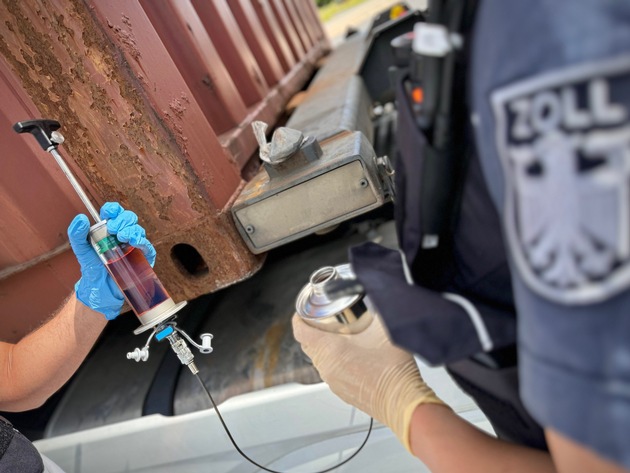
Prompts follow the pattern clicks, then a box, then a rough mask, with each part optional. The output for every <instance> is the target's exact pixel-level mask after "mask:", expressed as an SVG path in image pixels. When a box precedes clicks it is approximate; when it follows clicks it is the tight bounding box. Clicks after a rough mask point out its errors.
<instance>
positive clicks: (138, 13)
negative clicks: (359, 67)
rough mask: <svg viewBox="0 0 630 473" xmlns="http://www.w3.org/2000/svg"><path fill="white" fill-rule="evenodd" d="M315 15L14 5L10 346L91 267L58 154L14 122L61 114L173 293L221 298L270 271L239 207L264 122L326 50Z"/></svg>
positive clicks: (1, 211)
mask: <svg viewBox="0 0 630 473" xmlns="http://www.w3.org/2000/svg"><path fill="white" fill-rule="evenodd" d="M44 5H45V6H44ZM314 15H315V13H314V7H313V6H312V4H311V0H295V1H291V2H283V1H282V0H260V1H254V2H251V1H246V0H234V1H232V0H229V1H228V0H216V1H213V2H204V1H197V0H168V1H167V0H165V1H162V2H155V1H153V0H99V1H95V0H94V1H86V2H81V1H79V0H53V1H49V2H46V3H45V4H43V3H40V2H3V4H2V5H1V6H0V20H2V21H0V99H1V100H2V102H1V103H2V105H1V107H0V108H1V110H0V129H3V130H5V131H4V132H3V133H2V136H3V146H4V151H5V153H4V154H5V155H4V157H3V160H2V172H1V173H0V230H1V232H2V236H3V238H2V243H1V244H0V333H1V334H2V336H3V337H5V339H8V340H16V339H18V338H20V337H21V336H22V335H23V334H24V333H26V332H28V331H29V330H31V329H32V328H34V327H35V326H36V325H37V324H38V323H40V321H41V320H42V319H43V318H45V317H47V316H49V315H50V313H51V312H52V311H53V310H54V308H55V307H57V306H58V305H59V304H60V303H61V301H62V299H63V297H65V296H66V295H67V294H69V293H70V290H71V287H72V285H73V283H74V282H75V280H76V278H77V276H78V268H77V266H76V263H75V261H74V258H73V257H72V255H71V253H70V252H69V250H67V238H66V228H67V225H68V223H69V221H70V220H71V218H72V216H73V215H75V214H76V213H77V212H79V211H83V208H82V205H81V203H80V201H79V200H78V198H77V197H76V196H75V195H74V191H73V190H72V189H71V187H70V185H69V184H68V183H67V182H66V180H65V177H64V176H63V175H62V174H61V172H60V171H59V170H58V169H57V168H56V165H55V164H54V162H53V161H52V159H51V158H50V157H49V155H48V154H46V153H44V152H43V151H42V150H41V149H40V148H39V147H38V146H37V144H36V143H35V140H33V139H31V138H30V137H24V136H20V135H17V134H14V133H13V132H12V131H11V130H10V127H11V125H12V124H13V123H15V122H16V121H19V120H24V119H28V118H36V117H46V118H53V119H56V120H59V121H60V122H61V123H62V130H61V131H62V132H63V134H64V135H65V136H66V143H65V144H64V145H63V146H62V147H61V148H60V151H61V153H62V154H63V155H64V157H65V158H66V159H67V161H68V164H69V165H70V167H71V168H72V170H73V171H74V172H75V174H76V175H77V177H78V179H79V180H80V181H81V183H82V184H83V186H84V188H85V189H86V191H87V192H88V193H89V194H90V195H91V196H92V197H93V201H94V202H95V203H102V202H105V201H107V200H118V201H121V202H122V203H123V204H124V205H126V206H127V207H129V208H131V209H133V210H134V211H135V212H137V213H138V214H139V216H140V219H141V221H142V223H143V225H144V226H145V227H146V228H147V231H148V233H149V235H150V237H151V239H152V240H153V241H154V242H155V243H156V246H157V249H158V261H157V264H156V272H157V273H158V275H159V276H160V278H161V279H162V280H163V282H164V283H165V285H166V287H167V288H168V290H169V292H170V293H171V295H172V296H173V297H174V298H175V299H176V300H183V299H190V298H193V297H196V296H198V295H200V294H204V293H207V292H211V291H213V290H216V289H217V288H220V287H223V286H226V285H229V284H231V283H234V282H236V281H238V280H241V279H244V278H247V277H248V276H250V275H251V274H253V272H255V271H256V270H257V269H258V268H259V266H260V264H261V263H262V260H261V259H260V258H258V257H255V256H253V255H251V254H250V253H249V251H248V250H247V248H246V246H245V245H244V244H243V242H242V241H241V239H240V236H239V235H238V233H237V232H236V230H235V228H234V225H233V223H232V220H231V218H230V216H229V213H228V210H229V207H230V203H231V201H232V200H233V199H234V198H235V196H236V195H237V194H238V191H239V189H240V188H241V187H242V185H243V181H242V178H241V170H242V168H243V167H244V166H245V164H246V163H247V162H248V160H249V159H250V158H251V157H252V156H253V154H254V152H255V150H256V146H257V145H256V142H255V140H254V137H253V134H252V133H251V132H250V123H251V121H252V120H256V119H262V120H265V121H267V122H270V123H274V122H275V121H276V120H277V119H278V118H279V117H280V116H281V115H282V113H283V112H284V106H285V104H286V103H287V102H288V100H289V99H290V98H291V96H292V95H293V94H295V93H296V92H297V91H298V90H300V88H301V87H302V85H303V84H304V82H305V81H306V80H308V78H309V77H310V76H311V74H312V72H313V70H314V67H315V64H316V62H317V61H318V60H319V58H320V57H321V56H322V55H323V54H324V53H325V52H326V51H327V48H328V43H327V40H326V38H325V35H324V33H323V30H322V28H321V25H320V24H319V22H318V21H317V19H316V17H315V16H314ZM34 296H35V297H34ZM6 334H8V335H6Z"/></svg>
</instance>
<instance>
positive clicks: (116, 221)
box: [68, 202, 156, 320]
mask: <svg viewBox="0 0 630 473" xmlns="http://www.w3.org/2000/svg"><path fill="white" fill-rule="evenodd" d="M100 215H101V218H102V219H107V231H108V232H109V233H111V234H112V235H116V237H117V238H118V240H119V241H121V242H125V243H129V244H130V245H132V246H135V247H136V248H138V249H140V250H142V252H143V253H144V256H145V257H146V258H147V261H148V262H149V264H151V266H152V267H153V265H154V264H155V256H156V253H155V248H154V247H153V245H152V244H151V242H149V240H147V239H146V234H145V231H144V228H142V227H141V226H140V225H138V216H137V215H136V214H135V213H133V212H131V211H129V210H125V209H123V208H122V207H121V205H120V204H118V203H117V202H107V203H106V204H105V205H103V207H102V208H101V212H100ZM89 229H90V222H89V220H88V218H87V217H86V216H85V215H83V214H80V215H77V216H76V217H74V220H72V222H71V223H70V226H69V227H68V237H69V239H70V246H71V247H72V251H74V254H75V256H76V258H77V261H78V262H79V265H80V266H81V279H79V281H78V282H77V283H76V285H75V286H74V289H75V291H76V294H77V299H79V300H80V301H81V302H82V303H83V304H85V305H86V306H88V307H90V308H91V309H93V310H95V311H97V312H100V313H101V314H103V315H104V316H105V317H106V318H107V320H112V319H115V318H116V317H117V316H118V314H119V313H120V309H121V308H122V306H123V303H124V302H125V299H124V297H123V294H122V292H121V291H120V289H118V286H116V283H115V282H114V280H113V279H112V277H111V276H110V275H109V273H108V272H107V270H106V269H105V266H104V265H103V262H102V261H101V259H100V258H99V256H98V255H97V254H96V251H94V249H93V248H92V245H90V243H89V241H88V231H89Z"/></svg>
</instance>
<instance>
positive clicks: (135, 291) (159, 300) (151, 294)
mask: <svg viewBox="0 0 630 473" xmlns="http://www.w3.org/2000/svg"><path fill="white" fill-rule="evenodd" d="M90 241H91V243H92V246H93V248H94V250H95V251H96V252H97V253H98V255H99V257H100V258H101V260H102V261H103V263H105V267H106V268H107V271H108V272H109V274H111V276H112V278H113V279H114V281H115V282H116V284H117V285H118V287H119V288H120V290H121V291H122V293H123V294H124V296H125V299H126V300H127V302H128V303H129V305H130V306H131V309H132V310H133V311H134V312H135V314H136V316H137V317H138V319H139V320H140V322H141V323H142V324H143V325H150V324H154V323H156V322H158V321H161V320H162V319H163V317H162V316H163V315H164V314H165V313H170V312H171V310H172V309H173V308H174V307H175V303H174V302H173V299H171V298H170V296H169V295H168V293H167V292H166V289H164V286H162V283H161V282H160V280H159V279H158V277H157V275H156V274H155V272H154V271H153V268H151V265H150V264H149V262H148V261H147V259H146V258H145V257H144V254H143V253H142V251H141V250H139V249H137V248H134V247H133V246H131V245H128V244H127V243H121V242H119V241H118V240H117V239H116V237H115V236H113V235H110V234H109V233H108V232H107V221H106V220H103V221H101V222H99V223H97V224H96V225H93V226H92V227H90Z"/></svg>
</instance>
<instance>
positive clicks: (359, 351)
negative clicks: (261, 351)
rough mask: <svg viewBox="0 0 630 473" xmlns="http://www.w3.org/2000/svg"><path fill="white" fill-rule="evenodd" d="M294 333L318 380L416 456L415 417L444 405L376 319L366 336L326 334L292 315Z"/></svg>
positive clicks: (364, 332) (365, 333)
mask: <svg viewBox="0 0 630 473" xmlns="http://www.w3.org/2000/svg"><path fill="white" fill-rule="evenodd" d="M293 334H294V335H295V339H296V340H297V341H298V342H300V344H301V345H302V350H304V353H306V354H307V355H308V356H309V357H310V358H311V360H312V361H313V365H314V366H315V368H317V371H318V372H319V375H320V376H321V378H322V380H324V381H325V382H326V383H327V384H328V385H329V386H330V389H331V390H332V391H333V392H334V393H335V394H336V395H337V396H339V397H340V398H341V399H343V400H344V401H346V402H347V403H349V404H352V405H353V406H355V407H357V408H358V409H360V410H361V411H363V412H365V413H366V414H369V415H370V416H372V417H374V418H375V419H377V420H379V421H380V422H382V423H383V424H385V425H387V426H388V427H389V428H390V429H391V430H392V431H393V432H394V433H395V434H396V436H397V437H398V438H399V439H400V441H401V442H402V443H403V445H404V446H405V448H406V449H407V450H408V451H410V452H411V447H410V444H409V425H410V423H411V416H412V414H413V412H414V410H415V409H416V407H418V405H420V404H423V403H435V404H444V402H442V400H440V399H439V398H438V397H437V396H436V395H435V393H434V392H433V390H432V389H431V388H430V387H429V386H428V385H427V384H426V383H425V382H424V381H423V379H422V377H421V376H420V372H419V371H418V367H417V366H416V362H415V360H414V359H413V357H412V356H411V355H410V354H409V353H408V352H406V351H404V350H401V349H400V348H398V347H396V346H394V345H393V344H392V342H391V341H390V339H389V336H388V334H387V333H386V331H385V329H384V327H383V325H382V323H381V321H380V320H379V319H378V318H375V319H374V321H373V322H372V323H371V324H370V326H369V327H368V328H367V329H366V330H364V331H363V332H360V333H357V334H352V335H341V334H336V333H330V332H324V331H322V330H319V329H317V328H314V327H311V326H309V325H307V324H306V323H304V321H302V319H300V318H299V316H297V315H294V316H293Z"/></svg>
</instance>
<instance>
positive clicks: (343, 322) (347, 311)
mask: <svg viewBox="0 0 630 473" xmlns="http://www.w3.org/2000/svg"><path fill="white" fill-rule="evenodd" d="M339 279H346V280H348V281H352V280H354V279H355V275H354V273H353V271H352V269H351V268H350V265H349V264H342V265H339V266H334V267H333V266H325V267H323V268H320V269H318V270H317V271H315V272H314V273H313V274H312V275H311V277H310V280H309V282H308V284H306V285H305V286H304V287H303V288H302V290H301V291H300V293H299V294H298V297H297V300H296V303H295V308H296V311H297V313H298V315H299V316H300V317H301V318H302V320H304V322H306V323H307V324H308V325H311V326H312V327H315V328H318V329H320V330H324V331H326V332H334V333H343V334H352V333H359V332H362V331H363V330H365V329H366V328H367V327H368V326H369V325H370V323H371V322H372V320H373V318H374V316H373V315H372V312H371V311H370V310H369V308H368V303H367V301H366V298H365V296H364V295H363V294H362V293H361V294H351V295H345V296H342V297H338V298H331V297H329V295H328V294H327V293H326V284H329V283H331V282H332V281H337V280H339Z"/></svg>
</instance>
